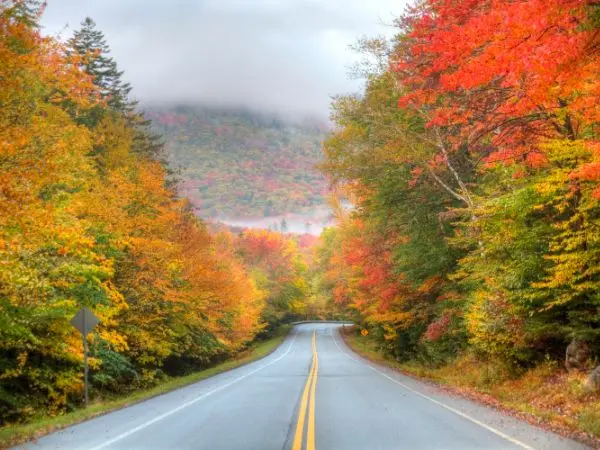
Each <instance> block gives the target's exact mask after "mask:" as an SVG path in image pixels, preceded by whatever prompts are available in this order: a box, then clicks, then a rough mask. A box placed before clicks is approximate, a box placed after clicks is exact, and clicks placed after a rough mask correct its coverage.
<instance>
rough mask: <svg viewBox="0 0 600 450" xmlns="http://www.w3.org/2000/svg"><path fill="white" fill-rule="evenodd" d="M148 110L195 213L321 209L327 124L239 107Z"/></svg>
mask: <svg viewBox="0 0 600 450" xmlns="http://www.w3.org/2000/svg"><path fill="white" fill-rule="evenodd" d="M146 116H147V117H148V118H149V119H151V120H152V121H153V123H154V126H155V128H156V130H157V131H158V132H159V133H160V134H162V135H163V137H164V139H165V142H166V148H167V159H168V162H169V165H170V167H171V168H172V169H174V170H177V171H178V173H179V177H180V179H181V183H180V192H181V194H182V195H184V196H186V197H188V198H189V199H190V201H191V203H192V205H193V207H194V209H195V210H196V212H197V214H198V215H200V216H202V217H205V218H213V219H217V220H227V219H245V218H261V217H276V216H285V215H286V214H290V213H294V214H303V215H307V216H308V217H310V215H311V214H313V212H314V211H316V210H321V211H322V210H323V207H324V196H325V195H326V193H327V181H326V179H325V177H324V176H323V175H322V174H321V173H319V171H318V170H317V169H316V168H315V165H316V164H317V163H319V162H320V161H321V158H322V153H321V144H322V141H323V139H324V137H325V135H326V134H327V132H328V129H327V126H326V125H325V124H319V123H317V122H313V123H311V122H307V121H305V122H301V123H294V122H292V121H284V120H282V119H279V118H276V117H270V116H267V115H262V114H257V113H254V112H249V111H242V110H226V109H215V108H208V107H200V106H177V107H162V108H159V107H153V108H151V109H149V110H148V111H147V113H146Z"/></svg>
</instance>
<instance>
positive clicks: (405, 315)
mask: <svg viewBox="0 0 600 450" xmlns="http://www.w3.org/2000/svg"><path fill="white" fill-rule="evenodd" d="M597 16H598V5H597V4H596V2H588V1H584V0H573V1H571V0H567V1H563V0H556V1H550V2H547V1H538V0H524V1H519V2H512V1H494V2H479V1H470V0H461V1H458V2H457V1H454V0H452V1H446V0H426V1H423V2H419V3H418V4H417V5H416V6H414V7H413V8H410V9H409V10H408V12H407V14H406V15H405V16H404V17H402V18H401V19H399V20H398V27H399V28H398V30H399V32H398V35H397V36H396V38H395V39H394V41H393V42H392V45H391V47H390V50H389V52H387V54H388V55H389V56H388V62H389V65H388V67H389V69H388V70H378V71H376V72H373V73H371V74H370V75H369V76H368V80H367V84H366V88H365V92H364V94H363V95H362V96H360V97H359V96H355V97H344V98H340V99H338V100H337V101H335V102H334V104H333V118H334V120H335V121H336V123H337V125H338V128H337V129H336V131H335V132H334V133H333V135H332V137H331V138H330V139H329V141H328V142H327V143H326V146H325V153H326V161H325V163H324V165H323V168H324V170H325V172H326V173H328V174H329V175H330V177H331V178H332V180H333V181H334V182H335V183H336V184H338V185H339V186H340V187H341V188H342V189H345V190H346V191H347V192H349V193H351V194H352V195H353V196H354V197H355V198H356V199H357V200H356V210H355V212H354V213H353V214H352V215H351V216H350V217H349V218H346V219H344V220H343V221H342V223H341V225H340V226H339V227H338V229H337V230H336V232H335V239H336V241H337V245H338V246H339V248H338V249H336V248H334V249H333V250H332V252H331V253H329V254H327V255H325V256H324V257H325V258H326V260H329V261H330V262H329V264H328V265H327V264H326V266H328V267H329V269H328V274H329V275H328V276H329V279H330V280H331V285H332V287H331V292H332V295H333V296H334V298H336V299H337V300H338V301H339V302H343V303H345V304H347V305H348V306H349V307H350V308H352V309H353V310H354V311H355V312H356V314H358V318H359V320H362V321H364V322H365V323H367V324H370V325H371V326H372V327H373V330H374V331H377V334H378V335H379V336H380V337H381V339H382V341H383V342H386V343H387V344H386V345H387V346H388V348H389V350H390V351H391V352H392V353H395V354H396V356H397V357H400V358H406V357H412V358H418V359H421V358H422V359H424V360H426V361H428V362H430V363H438V362H441V361H443V359H444V358H447V357H449V356H452V355H453V354H455V353H456V350H458V349H461V348H465V347H466V346H469V348H471V349H473V350H475V351H476V352H477V353H478V354H479V355H480V356H481V357H494V358H497V359H501V360H504V361H506V362H508V363H510V364H513V365H517V366H519V365H527V364H531V363H534V362H536V361H538V360H540V359H542V358H544V357H545V356H546V355H554V356H556V357H561V355H562V353H563V351H564V347H565V345H566V343H567V342H568V341H569V340H570V339H572V338H574V337H577V338H581V339H585V340H588V341H590V342H591V343H592V344H593V345H595V346H597V347H598V346H600V341H599V340H598V336H597V330H598V320H599V318H600V310H599V309H598V285H597V283H598V281H599V279H600V278H599V275H600V274H599V273H598V267H600V265H599V261H598V249H599V247H598V240H597V238H596V236H597V234H598V233H597V232H598V227H599V226H600V216H599V212H600V207H599V205H598V200H599V198H600V196H599V195H598V189H599V188H598V176H597V175H598V171H597V162H598V155H599V153H598V135H597V133H598V129H597V126H598V104H599V102H598V100H599V99H598V93H599V91H598V88H599V86H600V82H599V81H598V77H597V74H598V56H599V55H598V37H599V33H598V22H597ZM378 48H379V47H378ZM377 56H378V57H381V52H378V55H377ZM378 67H379V68H380V69H381V67H385V65H382V64H379V65H378ZM322 263H323V260H321V264H322ZM388 283H392V286H390V288H389V290H386V289H385V286H386V285H388ZM374 289H375V290H374ZM413 305H414V306H413ZM390 318H392V319H390ZM390 344H391V345H390ZM440 358H441V359H440Z"/></svg>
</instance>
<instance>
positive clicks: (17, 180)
mask: <svg viewBox="0 0 600 450" xmlns="http://www.w3.org/2000/svg"><path fill="white" fill-rule="evenodd" d="M24 5H25V6H27V7H29V6H31V5H33V4H32V3H23V2H20V1H19V2H12V1H3V2H2V3H0V29H2V34H1V35H0V79H2V83H1V84H0V111H1V112H0V135H1V136H2V138H1V139H0V421H1V422H6V421H10V422H13V421H23V420H26V419H27V418H30V417H32V416H33V415H40V414H43V413H50V414H60V413H63V412H64V411H65V410H69V409H73V408H74V407H75V406H76V405H77V404H79V402H80V400H81V397H82V396H81V394H82V389H83V383H82V372H83V371H82V364H83V355H82V344H81V336H80V335H79V334H78V332H77V331H76V330H75V329H74V328H73V327H72V326H71V324H70V322H69V321H70V319H71V317H72V316H73V315H74V314H75V313H76V312H77V310H78V309H80V308H81V307H82V306H87V307H89V308H91V309H92V310H93V312H94V313H95V314H96V315H97V316H98V317H99V318H100V319H101V323H100V325H99V326H98V327H97V328H96V329H95V330H94V332H93V333H92V334H91V335H90V336H89V337H88V341H89V344H90V352H91V354H90V356H91V357H90V370H91V377H90V379H91V383H92V394H93V395H94V394H96V393H97V392H98V391H102V393H103V394H106V393H111V392H120V393H121V392H123V391H128V390H132V389H137V388H139V387H143V386H148V385H152V384H155V383H156V382H157V381H158V380H160V379H161V378H163V377H164V376H166V375H177V374H180V373H183V372H186V371H188V370H190V369H194V368H196V369H197V368H200V367H203V366H205V365H206V364H208V363H210V362H212V361H215V360H216V359H220V358H224V357H225V356H227V355H230V354H232V353H233V352H237V351H239V350H241V349H243V348H244V347H245V346H246V345H247V344H248V343H249V342H250V341H251V340H252V339H253V338H254V337H255V336H256V335H257V333H259V332H260V331H261V330H262V329H263V319H262V317H263V307H264V299H263V293H262V292H261V291H260V290H259V288H258V287H257V284H256V282H255V280H254V278H253V277H252V276H251V275H250V274H249V271H248V270H247V269H246V267H244V266H243V264H242V262H241V261H240V260H239V258H238V257H237V256H236V255H235V254H234V252H235V250H234V249H233V248H231V249H230V251H229V252H220V251H219V247H220V245H221V243H220V242H219V241H218V240H217V239H216V238H215V237H214V236H212V235H211V234H210V233H209V232H208V230H207V229H206V227H205V225H204V224H203V223H202V222H201V221H199V220H198V219H196V218H195V216H194V215H193V214H192V212H191V210H190V209H191V208H190V207H189V205H188V204H187V202H185V201H183V200H179V199H177V196H176V193H175V192H173V191H172V190H171V189H170V188H169V187H168V183H167V177H166V175H167V174H166V171H165V168H164V167H163V166H162V165H161V164H160V162H159V161H157V159H156V153H155V150H156V147H155V144H156V142H155V141H153V140H152V138H151V136H150V135H149V134H146V135H145V136H146V138H144V139H141V140H140V136H142V135H144V133H147V127H146V128H145V125H144V124H143V118H142V116H141V115H140V114H139V113H137V112H136V111H135V109H134V107H135V102H132V101H130V100H129V99H128V98H127V94H128V92H129V87H128V86H127V85H126V84H123V83H122V82H121V80H120V76H121V72H119V71H117V70H116V64H114V61H112V60H111V59H110V58H108V57H107V55H106V53H107V52H108V47H107V46H106V44H105V43H103V37H102V35H101V33H99V32H96V31H95V30H94V29H93V22H91V20H88V21H86V22H85V23H84V29H83V30H82V31H79V32H77V33H76V37H75V38H74V40H72V41H71V42H70V44H68V45H63V44H61V43H59V42H57V41H56V40H54V39H52V38H47V37H43V36H41V34H40V32H39V30H38V28H37V26H36V20H37V12H34V11H35V10H34V9H27V8H25V9H23V8H24V7H25V6H24ZM86 35H92V37H93V39H92V40H91V41H89V42H88V41H86V42H87V43H86V42H84V43H83V44H82V45H81V46H79V44H77V46H76V45H75V43H76V42H79V40H78V39H79V38H82V36H83V37H85V36H86ZM84 41H85V39H84ZM93 42H101V43H102V45H100V46H99V47H97V48H95V47H94V45H92V44H93ZM80 43H81V42H80ZM88 44H89V45H88ZM90 46H91V47H92V50H93V52H90V51H88V50H89V47H90ZM93 60H95V61H97V62H98V61H99V62H100V63H102V64H104V67H108V69H110V71H112V73H111V74H107V72H105V71H104V69H99V67H102V64H100V66H98V65H92V66H89V64H90V63H91V62H90V61H93ZM107 80H108V81H107ZM115 89H116V90H117V91H118V93H119V95H120V98H119V99H118V102H117V103H115V102H116V101H117V99H116V95H115V92H116V91H115ZM252 270H254V269H252Z"/></svg>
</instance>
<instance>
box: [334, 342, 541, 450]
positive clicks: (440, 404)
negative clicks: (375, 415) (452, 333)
mask: <svg viewBox="0 0 600 450" xmlns="http://www.w3.org/2000/svg"><path fill="white" fill-rule="evenodd" d="M332 337H333V342H334V343H335V345H336V347H337V348H338V349H339V350H340V351H341V352H342V353H343V354H344V355H346V356H347V357H348V358H350V359H351V360H353V361H356V362H357V363H360V364H362V365H364V366H365V367H368V368H369V369H371V370H374V371H375V372H377V373H378V374H379V375H381V376H382V377H384V378H387V379H388V380H390V381H392V382H394V383H396V384H398V385H400V386H402V387H403V388H404V389H406V390H407V391H410V392H412V393H413V394H416V395H418V396H420V397H423V398H424V399H427V400H429V401H430V402H433V403H435V404H436V405H438V406H441V407H442V408H445V409H447V410H448V411H451V412H453V413H454V414H457V415H459V416H460V417H463V418H465V419H467V420H469V421H471V422H473V423H474V424H477V425H479V426H480V427H483V428H485V429H486V430H488V431H490V432H492V433H494V434H495V435H497V436H500V437H501V438H504V439H506V440H507V441H509V442H512V443H513V444H515V445H517V446H519V447H521V448H524V449H527V450H535V449H534V448H533V447H531V446H529V445H527V444H525V443H524V442H521V441H519V440H517V439H515V438H513V437H510V436H509V435H507V434H505V433H503V432H502V431H500V430H497V429H495V428H493V427H491V426H489V425H487V424H485V423H483V422H481V421H479V420H477V419H475V418H473V417H471V416H469V415H468V414H465V413H464V412H462V411H459V410H458V409H455V408H453V407H452V406H448V405H446V404H445V403H442V402H440V401H438V400H436V399H434V398H431V397H429V396H427V395H425V394H422V393H421V392H419V391H416V390H415V389H413V388H411V387H410V386H408V385H406V384H404V383H402V382H401V381H398V380H396V379H395V378H392V377H390V376H389V375H387V374H385V373H383V372H381V371H379V370H377V369H376V368H375V367H373V366H369V365H368V364H365V363H364V362H363V361H361V360H359V359H356V358H354V357H352V356H350V355H349V354H348V352H346V351H344V350H343V349H342V348H341V347H340V346H339V344H338V343H337V339H336V338H335V333H332Z"/></svg>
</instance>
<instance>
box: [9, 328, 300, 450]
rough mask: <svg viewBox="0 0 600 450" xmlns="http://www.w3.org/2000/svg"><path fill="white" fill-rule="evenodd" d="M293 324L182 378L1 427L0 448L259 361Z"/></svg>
mask: <svg viewBox="0 0 600 450" xmlns="http://www.w3.org/2000/svg"><path fill="white" fill-rule="evenodd" d="M291 329H292V327H290V326H284V327H282V328H281V329H280V330H279V331H278V332H277V334H276V335H275V336H274V337H273V338H270V339H267V340H265V341H260V342H257V343H256V344H254V345H252V346H251V347H250V348H249V349H247V350H245V351H243V352H241V353H239V354H238V355H236V356H235V357H233V358H231V359H228V360H227V361H225V362H222V363H220V364H217V365H215V366H213V367H209V368H208V369H205V370H202V371H199V372H195V373H192V374H190V375H187V376H183V377H176V378H171V379H169V380H167V381H166V382H165V383H161V384H159V385H157V386H154V387H152V388H149V389H144V390H140V391H136V392H133V393H131V394H129V395H127V396H124V397H119V398H115V399H111V400H109V401H98V402H92V403H91V404H90V406H89V407H88V408H87V409H77V410H75V411H73V412H69V413H66V414H63V415H60V416H56V417H43V418H40V419H39V420H36V421H33V422H30V423H26V424H22V425H11V426H6V427H2V428H0V449H4V448H9V447H11V446H15V445H19V444H22V443H25V442H27V441H30V440H35V439H39V438H40V437H43V436H46V435H48V434H50V433H53V432H55V431H59V430H62V429H64V428H67V427H70V426H72V425H76V424H79V423H82V422H85V421H87V420H90V419H93V418H95V417H99V416H102V415H104V414H108V413H111V412H114V411H118V410H120V409H123V408H126V407H129V406H133V405H136V404H138V403H141V402H143V401H146V400H150V399H152V398H155V397H158V396H160V395H163V394H167V393H169V392H173V391H175V390H177V389H180V388H183V387H186V386H189V385H191V384H193V383H197V382H199V381H202V380H206V379H208V378H211V377H213V376H215V375H219V374H222V373H225V372H228V371H231V370H234V369H237V368H239V367H242V366H245V365H247V364H250V363H253V362H256V361H259V360H261V359H263V358H266V357H267V356H269V355H271V354H272V353H273V352H275V351H276V350H277V349H278V348H280V346H281V344H282V343H283V342H284V341H285V339H286V338H287V336H288V335H289V332H290V330H291Z"/></svg>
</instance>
